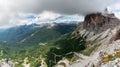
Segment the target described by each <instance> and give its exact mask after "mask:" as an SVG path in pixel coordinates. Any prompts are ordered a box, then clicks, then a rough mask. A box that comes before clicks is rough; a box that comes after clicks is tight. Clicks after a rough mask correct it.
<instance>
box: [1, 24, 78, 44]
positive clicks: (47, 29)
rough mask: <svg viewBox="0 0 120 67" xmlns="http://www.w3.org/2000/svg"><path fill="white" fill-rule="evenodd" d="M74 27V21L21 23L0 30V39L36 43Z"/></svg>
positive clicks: (55, 36)
mask: <svg viewBox="0 0 120 67" xmlns="http://www.w3.org/2000/svg"><path fill="white" fill-rule="evenodd" d="M75 27H76V24H75V23H72V24H69V23H50V24H47V23H46V24H35V23H34V24H30V25H22V26H18V27H12V28H9V29H6V30H4V31H2V32H0V41H5V42H20V43H27V44H28V43H29V44H38V43H40V42H46V41H49V40H52V39H54V38H57V37H60V36H61V35H63V34H66V33H68V32H71V31H72V30H73V29H74V28H75Z"/></svg>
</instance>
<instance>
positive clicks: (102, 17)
mask: <svg viewBox="0 0 120 67" xmlns="http://www.w3.org/2000/svg"><path fill="white" fill-rule="evenodd" d="M118 25H120V20H119V19H117V18H116V17H115V16H114V14H113V13H111V14H106V13H105V14H102V13H92V14H88V15H86V16H85V20H84V22H83V28H84V29H86V30H88V31H94V32H95V33H101V32H103V31H105V30H107V29H109V28H114V27H116V26H118Z"/></svg>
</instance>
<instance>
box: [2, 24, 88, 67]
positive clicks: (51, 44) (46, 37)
mask: <svg viewBox="0 0 120 67" xmlns="http://www.w3.org/2000/svg"><path fill="white" fill-rule="evenodd" d="M69 27H70V28H69ZM74 28H75V26H74V25H71V26H69V25H68V26H66V25H65V26H64V25H63V26H61V25H59V26H55V27H53V28H47V27H43V28H37V29H36V30H35V31H33V32H32V34H25V35H24V36H25V37H24V38H23V36H22V37H21V38H22V39H20V40H19V41H15V42H14V41H11V42H10V41H1V42H0V59H3V58H7V59H8V60H12V61H13V62H17V64H16V65H15V66H16V67H22V64H23V63H30V66H31V67H38V66H40V65H41V63H42V62H43V61H42V60H41V58H42V59H43V58H44V59H45V60H44V61H45V62H46V64H47V66H48V67H53V66H54V65H55V64H56V63H57V62H58V61H59V60H61V59H62V58H64V57H65V58H67V59H72V60H73V58H74V53H75V52H80V51H82V50H84V49H85V48H86V45H85V44H86V41H85V37H83V36H82V35H79V36H78V37H74V36H72V35H71V33H70V32H72V30H73V29H74Z"/></svg>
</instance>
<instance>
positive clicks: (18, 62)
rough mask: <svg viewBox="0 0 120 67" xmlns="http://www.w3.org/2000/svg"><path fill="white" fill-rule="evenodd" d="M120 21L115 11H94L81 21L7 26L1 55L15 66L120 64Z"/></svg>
mask: <svg viewBox="0 0 120 67" xmlns="http://www.w3.org/2000/svg"><path fill="white" fill-rule="evenodd" d="M119 25H120V20H119V19H118V18H116V17H115V16H114V14H109V13H108V14H104V13H91V14H88V15H86V16H85V19H84V21H83V22H80V23H78V24H76V23H50V24H48V23H46V24H43V25H42V24H35V23H34V24H30V25H22V26H17V27H12V28H8V29H4V30H2V31H1V32H0V34H1V37H0V51H1V53H0V58H1V59H3V60H2V61H3V62H6V63H8V62H7V61H6V60H5V59H7V60H10V61H9V63H10V62H11V61H12V62H11V65H12V64H13V65H14V66H15V67H22V66H23V64H24V66H25V65H27V66H30V67H38V66H41V65H43V66H46V67H54V66H55V67H61V66H62V67H113V66H116V65H117V66H118V67H119V63H120V62H119V58H120V55H119V53H120V46H119V39H120V38H119V36H120V32H119V30H120V28H119ZM33 60H34V61H33ZM27 66H25V67H27Z"/></svg>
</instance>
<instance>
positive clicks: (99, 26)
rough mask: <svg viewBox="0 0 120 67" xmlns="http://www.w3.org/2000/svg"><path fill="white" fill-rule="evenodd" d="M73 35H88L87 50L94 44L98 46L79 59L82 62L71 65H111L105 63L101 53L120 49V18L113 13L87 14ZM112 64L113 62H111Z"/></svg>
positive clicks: (110, 52)
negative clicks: (88, 54)
mask: <svg viewBox="0 0 120 67" xmlns="http://www.w3.org/2000/svg"><path fill="white" fill-rule="evenodd" d="M73 35H74V37H79V35H83V36H87V37H86V41H87V42H88V43H87V45H88V46H87V48H86V49H85V52H86V51H89V49H93V48H94V46H97V48H96V49H95V50H93V51H92V53H91V54H90V56H87V58H84V59H82V60H81V59H79V61H80V62H78V63H74V64H72V65H71V66H70V67H93V65H94V67H111V66H109V64H106V65H107V66H106V65H105V64H103V62H102V61H103V59H101V55H100V54H101V53H108V54H112V53H114V50H115V49H120V20H119V19H118V18H116V17H115V16H114V15H113V14H101V13H92V14H88V15H86V16H85V20H84V21H83V22H82V23H79V24H78V27H77V29H76V30H75V31H74V32H73ZM81 57H82V56H81ZM85 57H86V56H85ZM82 58H83V57H82ZM113 62H114V61H113ZM110 64H112V63H111V62H110ZM112 67H113V66H112Z"/></svg>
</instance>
